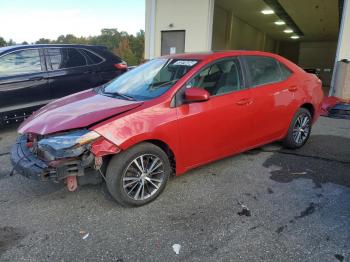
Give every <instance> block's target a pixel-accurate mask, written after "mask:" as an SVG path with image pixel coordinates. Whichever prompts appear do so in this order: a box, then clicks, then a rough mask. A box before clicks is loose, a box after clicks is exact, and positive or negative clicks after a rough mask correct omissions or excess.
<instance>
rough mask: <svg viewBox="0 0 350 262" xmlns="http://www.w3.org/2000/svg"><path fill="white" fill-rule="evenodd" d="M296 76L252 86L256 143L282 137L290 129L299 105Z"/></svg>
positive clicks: (259, 143) (263, 142)
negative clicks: (296, 96)
mask: <svg viewBox="0 0 350 262" xmlns="http://www.w3.org/2000/svg"><path fill="white" fill-rule="evenodd" d="M297 90H298V82H297V80H296V79H295V77H290V78H289V79H287V80H285V81H282V82H279V83H273V84H269V85H264V86H260V87H255V88H252V98H253V100H254V111H255V114H254V115H255V117H254V130H255V132H254V134H255V135H254V144H255V145H261V144H265V143H268V142H270V141H273V140H276V139H279V138H281V137H282V136H283V135H284V134H285V132H286V131H287V129H288V126H289V123H290V120H291V117H292V116H293V114H294V112H295V108H296V107H297V102H296V101H295V95H294V93H295V92H296V91H297Z"/></svg>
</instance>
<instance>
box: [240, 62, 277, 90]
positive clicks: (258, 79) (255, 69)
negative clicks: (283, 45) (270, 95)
mask: <svg viewBox="0 0 350 262" xmlns="http://www.w3.org/2000/svg"><path fill="white" fill-rule="evenodd" d="M244 59H245V61H246V64H247V69H248V73H249V75H250V79H251V85H252V86H259V85H264V84H270V83H275V82H279V81H281V80H283V77H282V73H281V70H280V66H279V64H278V62H277V61H276V60H275V59H273V58H271V57H264V56H246V57H245V58H244Z"/></svg>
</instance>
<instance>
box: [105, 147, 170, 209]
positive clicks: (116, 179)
mask: <svg viewBox="0 0 350 262" xmlns="http://www.w3.org/2000/svg"><path fill="white" fill-rule="evenodd" d="M170 173H171V166H170V162H169V159H168V156H167V155H166V154H165V152H164V151H163V150H162V149H161V148H159V147H158V146H156V145H154V144H151V143H142V144H139V145H136V146H134V147H132V148H130V149H129V150H127V151H124V152H122V153H120V154H118V155H115V156H114V157H113V158H112V159H111V161H110V163H109V165H108V167H107V177H106V183H107V188H108V191H109V192H110V194H111V195H112V196H113V198H114V199H115V200H116V201H118V202H119V203H120V204H122V205H124V206H142V205H145V204H147V203H149V202H151V201H153V200H154V199H156V198H157V197H158V196H159V195H160V193H161V192H162V191H163V190H164V188H165V185H166V183H167V181H168V178H169V175H170Z"/></svg>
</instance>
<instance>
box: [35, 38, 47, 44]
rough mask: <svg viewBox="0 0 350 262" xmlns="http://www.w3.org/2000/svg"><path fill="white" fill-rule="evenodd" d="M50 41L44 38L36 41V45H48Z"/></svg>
mask: <svg viewBox="0 0 350 262" xmlns="http://www.w3.org/2000/svg"><path fill="white" fill-rule="evenodd" d="M50 42H51V41H50V39H46V38H40V39H39V40H38V41H36V42H35V43H36V44H50Z"/></svg>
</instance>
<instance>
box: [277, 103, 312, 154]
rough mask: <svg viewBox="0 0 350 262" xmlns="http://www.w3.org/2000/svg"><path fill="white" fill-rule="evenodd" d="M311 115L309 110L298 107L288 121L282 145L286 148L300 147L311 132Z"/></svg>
mask: <svg viewBox="0 0 350 262" xmlns="http://www.w3.org/2000/svg"><path fill="white" fill-rule="evenodd" d="M311 126H312V117H311V114H310V112H309V110H307V109H305V108H300V109H299V110H298V112H296V114H295V115H294V117H293V120H292V122H291V123H290V126H289V129H288V133H287V136H286V137H285V138H284V141H283V145H284V146H285V147H287V148H291V149H294V148H300V147H302V146H303V145H304V144H305V143H306V141H307V140H308V139H309V137H310V134H311Z"/></svg>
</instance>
